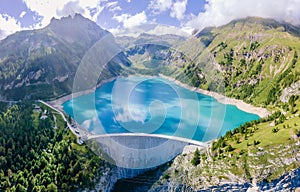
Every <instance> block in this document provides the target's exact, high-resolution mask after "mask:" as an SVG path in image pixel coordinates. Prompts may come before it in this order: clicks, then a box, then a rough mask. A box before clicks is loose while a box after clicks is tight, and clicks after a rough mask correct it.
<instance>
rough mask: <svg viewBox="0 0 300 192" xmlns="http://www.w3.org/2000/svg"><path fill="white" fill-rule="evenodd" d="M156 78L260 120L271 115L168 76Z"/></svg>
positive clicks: (268, 112)
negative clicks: (205, 96)
mask: <svg viewBox="0 0 300 192" xmlns="http://www.w3.org/2000/svg"><path fill="white" fill-rule="evenodd" d="M158 77H161V78H163V79H166V80H168V81H171V82H174V83H175V84H177V85H179V86H181V87H184V88H186V89H188V90H190V91H193V92H197V93H200V94H203V95H208V96H211V97H213V98H214V99H216V100H217V101H218V102H219V103H223V104H226V105H234V106H236V107H237V108H238V109H240V110H242V111H245V112H247V113H252V114H256V115H258V116H259V117H260V118H264V117H267V116H269V115H270V114H271V112H270V111H268V110H267V109H266V108H262V107H255V106H253V105H251V104H248V103H246V102H244V101H243V100H239V99H235V98H230V97H226V96H224V95H222V94H220V93H217V92H213V91H208V90H204V89H200V88H196V87H191V86H189V85H186V84H184V83H181V82H180V81H178V80H176V79H174V78H172V77H168V76H165V75H162V74H159V76H158Z"/></svg>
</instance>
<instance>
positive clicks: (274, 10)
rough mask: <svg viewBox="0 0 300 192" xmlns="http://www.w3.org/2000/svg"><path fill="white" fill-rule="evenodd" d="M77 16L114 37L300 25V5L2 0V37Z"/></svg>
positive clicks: (291, 0) (253, 0)
mask: <svg viewBox="0 0 300 192" xmlns="http://www.w3.org/2000/svg"><path fill="white" fill-rule="evenodd" d="M74 13H81V14H82V15H83V16H85V17H87V18H89V19H91V20H93V21H95V22H96V23H97V24H98V25H100V26H101V27H103V28H105V29H108V30H110V31H111V32H113V33H114V34H118V33H122V32H124V31H127V30H128V29H139V30H141V29H145V28H147V27H146V26H154V25H164V28H160V29H159V30H158V29H157V30H156V31H155V30H154V31H153V32H154V33H155V32H158V31H160V32H162V31H168V32H170V33H172V31H173V32H176V30H179V29H181V30H183V31H189V32H190V31H192V29H202V28H203V27H206V26H219V25H223V24H226V23H228V22H229V21H231V20H233V19H237V18H243V17H247V16H260V17H267V18H274V19H277V20H284V21H288V22H291V23H293V24H299V23H300V22H299V18H300V0H263V1H262V0H242V1H241V0H120V1H115V0H59V1H56V0H0V38H1V37H2V38H3V37H5V36H7V35H9V34H11V33H14V32H16V31H20V30H24V29H36V28H41V27H45V26H46V25H48V24H49V22H50V20H51V18H52V17H55V18H61V17H63V16H68V15H70V14H71V15H72V14H74ZM151 29H152V30H153V27H152V28H151ZM137 31H138V30H137Z"/></svg>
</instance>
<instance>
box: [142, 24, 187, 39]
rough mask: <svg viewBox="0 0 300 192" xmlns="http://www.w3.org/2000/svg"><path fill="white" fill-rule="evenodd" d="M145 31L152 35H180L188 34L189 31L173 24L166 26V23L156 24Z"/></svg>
mask: <svg viewBox="0 0 300 192" xmlns="http://www.w3.org/2000/svg"><path fill="white" fill-rule="evenodd" d="M147 33H148V34H152V35H166V34H174V35H180V36H188V35H190V33H187V32H186V31H184V30H181V29H179V28H177V27H174V26H167V25H157V26H156V27H155V28H154V29H152V30H149V31H147Z"/></svg>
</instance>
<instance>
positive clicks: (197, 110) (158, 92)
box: [63, 77, 259, 142]
mask: <svg viewBox="0 0 300 192" xmlns="http://www.w3.org/2000/svg"><path fill="white" fill-rule="evenodd" d="M63 109H64V111H65V112H66V113H67V114H69V115H71V116H72V117H73V118H74V119H75V120H76V121H77V122H78V123H79V124H80V125H81V126H82V127H84V128H85V129H87V130H88V131H89V132H92V133H95V134H106V133H150V134H163V135H169V136H177V137H183V138H187V139H193V140H197V141H202V142H205V141H210V140H212V139H216V138H218V137H220V136H222V135H224V134H225V133H226V132H227V131H229V130H233V129H234V128H236V127H238V126H239V125H241V124H243V123H245V122H248V121H252V120H257V119H259V116H258V115H256V114H251V113H247V112H244V111H242V110H240V109H238V108H237V107H236V106H234V105H226V104H222V103H220V102H218V101H217V100H216V99H214V98H213V97H211V96H208V95H204V94H200V93H196V92H193V91H191V90H188V89H186V88H184V87H181V86H179V85H177V84H175V83H173V82H171V81H168V80H165V79H162V78H145V77H128V78H117V79H116V80H114V81H111V82H108V83H105V84H103V85H101V87H99V88H97V89H96V91H95V92H93V93H89V94H86V95H82V96H79V97H76V98H73V99H72V100H69V101H67V102H65V103H63Z"/></svg>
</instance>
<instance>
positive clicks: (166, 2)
mask: <svg viewBox="0 0 300 192" xmlns="http://www.w3.org/2000/svg"><path fill="white" fill-rule="evenodd" d="M172 4H173V1H172V0H151V1H150V4H149V6H148V8H149V9H151V10H152V12H153V13H154V14H160V13H162V12H164V11H167V10H169V9H171V7H172Z"/></svg>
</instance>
